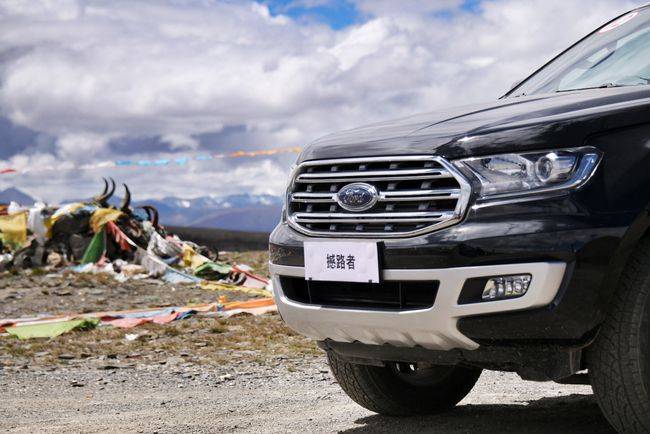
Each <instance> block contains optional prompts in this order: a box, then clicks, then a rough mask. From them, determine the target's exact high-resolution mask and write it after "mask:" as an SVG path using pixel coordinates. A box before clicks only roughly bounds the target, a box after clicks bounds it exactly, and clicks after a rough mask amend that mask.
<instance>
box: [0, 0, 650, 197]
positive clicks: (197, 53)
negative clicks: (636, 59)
mask: <svg viewBox="0 0 650 434" xmlns="http://www.w3.org/2000/svg"><path fill="white" fill-rule="evenodd" d="M641 3H642V2H638V1H626V0H589V1H585V0H483V1H481V0H465V1H463V0H401V1H394V0H267V1H263V0H259V1H257V2H254V1H244V0H220V1H218V0H195V1H189V0H187V1H185V0H175V1H163V0H158V1H153V0H152V1H133V0H126V1H119V0H117V1H115V0H112V1H94V0H51V1H50V0H24V1H21V0H0V170H2V169H3V168H6V167H14V168H17V169H25V168H41V167H45V168H47V167H49V168H50V169H49V170H37V171H33V172H31V173H29V174H17V175H0V189H3V188H7V187H12V186H14V187H18V188H21V189H23V190H25V191H27V192H29V193H30V194H32V195H34V196H37V197H40V198H44V199H47V200H50V201H55V202H56V201H62V200H65V199H70V198H76V197H83V196H86V195H88V194H90V193H92V192H94V190H96V189H97V186H98V185H99V182H98V179H100V178H101V177H102V176H106V175H110V176H113V177H114V178H116V179H119V180H120V181H125V182H127V183H129V184H130V185H131V186H132V187H133V190H135V191H136V194H137V196H138V198H139V199H143V198H149V197H162V196H169V195H175V196H182V197H196V196H201V195H224V194H231V193H241V192H251V193H271V194H278V193H279V192H280V191H281V190H282V188H283V185H284V178H285V174H286V173H287V169H288V167H289V166H290V165H291V163H292V162H293V160H294V159H295V155H282V156H276V157H270V158H267V157H264V158H259V157H258V158H254V159H237V160H235V159H230V160H222V161H214V160H213V161H205V162H194V163H191V164H188V165H186V166H183V167H178V166H172V167H161V168H140V169H135V168H112V169H102V170H75V169H74V167H77V166H79V165H83V164H92V163H97V162H101V161H107V160H108V161H114V160H125V159H129V160H138V159H147V160H153V159H162V158H179V157H184V156H193V155H201V154H206V153H222V152H230V151H234V150H240V149H242V150H253V149H269V148H277V147H284V146H301V145H304V144H306V143H308V142H309V141H311V140H313V139H315V138H317V137H319V136H321V135H323V134H325V133H328V132H332V131H335V130H340V129H345V128H350V127H354V126H358V125H362V124H365V123H369V122H375V121H379V120H385V119H389V118H394V117H400V116H405V115H409V114H414V113H418V112H425V111H431V110H435V109H439V108H444V107H445V106H452V105H460V104H467V103H471V102H478V101H485V100H490V99H495V98H497V97H499V96H500V95H501V94H503V93H504V91H506V90H507V89H508V88H509V87H510V85H511V84H512V83H513V82H514V81H516V80H518V79H521V78H523V77H525V76H526V75H527V74H529V73H530V72H532V71H533V70H534V69H536V67H538V66H540V65H541V64H543V63H544V62H546V61H547V60H548V59H550V58H551V57H552V56H553V55H555V54H557V53H558V52H559V51H560V50H562V49H564V48H566V46H567V45H569V44H571V43H573V42H575V40H577V39H578V38H580V37H582V36H584V35H585V34H586V33H588V32H589V31H591V30H592V29H593V28H595V27H596V26H598V25H600V24H602V23H604V22H605V21H608V20H609V19H611V18H613V17H614V16H616V15H617V14H620V13H622V12H624V11H625V10H627V9H630V8H632V7H635V6H638V5H640V4H641ZM52 168H54V169H55V170H52Z"/></svg>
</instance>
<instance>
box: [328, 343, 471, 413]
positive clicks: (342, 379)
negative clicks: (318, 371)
mask: <svg viewBox="0 0 650 434" xmlns="http://www.w3.org/2000/svg"><path fill="white" fill-rule="evenodd" d="M327 358H328V360H329V365H330V369H331V370H332V373H333V374H334V377H335V378H336V380H337V381H338V382H339V384H340V386H341V388H342V389H343V390H344V391H345V393H347V395H348V396H349V397H350V398H352V400H353V401H355V402H356V403H357V404H359V405H361V406H362V407H365V408H367V409H368V410H370V411H374V412H375V413H379V414H383V415H388V416H412V415H418V414H435V413H440V412H443V411H446V410H449V409H451V408H453V407H454V406H455V405H456V404H458V403H459V402H460V401H461V400H462V399H463V398H464V397H465V396H466V395H467V394H468V393H469V392H470V391H471V390H472V387H474V384H476V382H477V381H478V378H479V377H480V375H481V370H480V369H477V368H464V367H460V366H432V367H426V368H419V367H417V366H416V365H415V364H410V363H387V364H386V366H385V367H378V366H367V365H358V364H354V363H350V362H347V361H345V360H343V359H342V358H340V357H338V356H337V355H336V354H334V353H333V352H331V351H328V352H327Z"/></svg>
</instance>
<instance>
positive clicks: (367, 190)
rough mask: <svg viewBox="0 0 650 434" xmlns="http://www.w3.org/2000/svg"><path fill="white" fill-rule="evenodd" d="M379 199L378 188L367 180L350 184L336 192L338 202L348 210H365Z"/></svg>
mask: <svg viewBox="0 0 650 434" xmlns="http://www.w3.org/2000/svg"><path fill="white" fill-rule="evenodd" d="M378 200H379V192H378V191H377V189H376V188H375V187H374V186H372V185H370V184H366V183H365V182H355V183H353V184H348V185H346V186H344V187H343V188H342V189H340V190H339V192H338V193H336V202H337V203H338V204H339V205H340V206H341V208H343V209H345V210H347V211H356V212H359V211H365V210H367V209H370V208H372V207H373V206H374V205H375V204H376V203H377V201H378Z"/></svg>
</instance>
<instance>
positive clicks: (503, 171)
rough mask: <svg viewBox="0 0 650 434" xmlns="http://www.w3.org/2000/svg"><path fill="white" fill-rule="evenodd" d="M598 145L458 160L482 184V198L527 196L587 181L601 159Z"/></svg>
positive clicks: (480, 191)
mask: <svg viewBox="0 0 650 434" xmlns="http://www.w3.org/2000/svg"><path fill="white" fill-rule="evenodd" d="M600 156H601V154H600V151H598V150H597V149H596V148H591V147H584V148H571V149H560V150H555V151H547V152H530V153H528V152H527V153H521V154H501V155H491V156H487V157H478V158H467V159H464V160H457V161H455V162H454V164H455V165H456V167H458V169H459V170H461V171H462V172H463V173H464V174H465V175H466V176H468V177H470V179H474V180H475V182H474V184H475V185H477V186H478V194H479V196H480V198H481V199H496V198H503V197H513V196H524V195H532V194H542V193H548V192H557V191H561V190H568V189H575V188H579V187H581V186H582V185H584V184H585V183H586V182H587V181H588V180H589V178H590V177H591V175H592V174H593V173H594V171H595V170H596V167H597V166H598V163H599V161H600Z"/></svg>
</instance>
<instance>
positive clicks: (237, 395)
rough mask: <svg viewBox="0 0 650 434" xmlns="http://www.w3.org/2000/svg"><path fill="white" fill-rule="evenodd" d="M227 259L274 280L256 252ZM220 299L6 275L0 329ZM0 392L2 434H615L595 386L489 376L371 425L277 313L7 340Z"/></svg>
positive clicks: (197, 292) (2, 339)
mask: <svg viewBox="0 0 650 434" xmlns="http://www.w3.org/2000/svg"><path fill="white" fill-rule="evenodd" d="M225 259H227V260H229V261H232V262H243V263H247V264H249V265H251V266H253V267H254V268H255V269H257V270H258V271H259V272H260V273H266V269H265V264H266V256H265V254H264V253H262V252H254V253H247V254H230V255H228V256H227V257H226V258H225ZM223 294H225V295H226V296H227V297H228V299H229V300H235V299H239V298H243V297H246V296H244V295H237V294H234V293H231V292H229V293H214V292H207V291H205V290H202V289H199V288H196V287H194V286H190V285H175V286H174V285H168V284H160V282H158V281H154V280H145V281H137V282H135V281H134V282H127V283H124V284H117V283H116V282H114V281H112V280H111V279H106V278H102V277H97V276H78V275H64V276H55V277H52V276H48V275H47V273H41V272H36V273H34V274H33V275H32V276H24V275H9V274H5V275H3V276H0V317H1V318H6V317H17V316H29V315H34V314H37V313H66V312H90V311H97V310H109V309H128V308H136V307H154V306H169V305H179V304H187V303H196V302H210V301H215V300H216V299H217V297H218V296H219V295H223ZM246 298H247V297H246ZM134 334H135V335H137V337H135V339H133V336H130V337H129V339H127V335H134ZM130 339H132V340H130ZM0 390H1V391H2V399H1V400H0V415H2V416H1V417H0V430H1V431H15V432H41V431H48V432H71V431H72V432H79V431H81V432H87V431H93V432H94V431H113V432H116V431H137V432H178V431H181V430H182V431H183V432H215V431H245V432H289V431H309V432H333V431H352V432H377V431H380V432H382V431H383V432H395V431H432V432H450V433H461V432H496V431H499V432H521V431H526V432H548V431H559V432H585V433H587V432H590V433H593V432H609V428H608V426H607V424H606V422H605V420H604V419H603V418H602V416H601V415H600V412H599V410H598V407H597V405H596V403H595V401H594V399H593V396H592V393H591V389H590V387H588V386H570V385H558V384H554V383H532V382H524V381H522V380H520V379H519V378H518V377H517V376H516V375H514V374H502V373H494V372H484V374H483V376H482V377H481V380H480V381H479V383H478V384H477V386H476V387H475V389H474V391H473V392H472V393H471V394H470V395H469V396H468V397H467V398H466V399H465V400H464V401H463V402H462V403H461V405H460V406H459V407H458V408H457V409H456V410H455V411H453V412H451V413H448V414H445V415H440V416H433V417H426V418H413V419H393V418H386V417H381V416H377V415H374V414H372V413H370V412H368V411H366V410H364V409H362V408H361V407H359V406H357V405H356V404H354V403H353V402H352V401H350V400H349V399H348V398H347V397H346V396H345V395H344V394H343V392H342V391H341V390H340V389H339V388H338V385H337V384H336V382H335V381H334V379H333V378H332V377H331V375H330V374H329V371H328V368H327V365H326V363H325V359H324V357H323V356H322V354H321V353H320V352H319V350H318V349H317V348H316V347H315V345H314V344H313V343H312V342H310V341H308V340H306V339H304V338H302V337H301V336H297V335H296V334H294V333H292V332H291V331H290V330H288V329H287V328H286V327H284V325H283V324H282V323H281V321H280V319H279V317H278V315H276V314H271V315H264V316H259V317H251V316H241V317H233V318H228V319H215V318H205V317H203V318H201V317H194V318H190V319H186V320H182V321H178V322H174V323H171V324H167V325H154V324H150V325H144V326H141V327H138V328H134V329H130V330H120V329H112V328H100V329H96V330H91V331H77V332H72V333H70V334H67V335H63V336H60V337H58V338H54V339H51V340H47V339H38V340H30V341H18V340H16V339H15V338H13V337H10V336H0Z"/></svg>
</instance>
